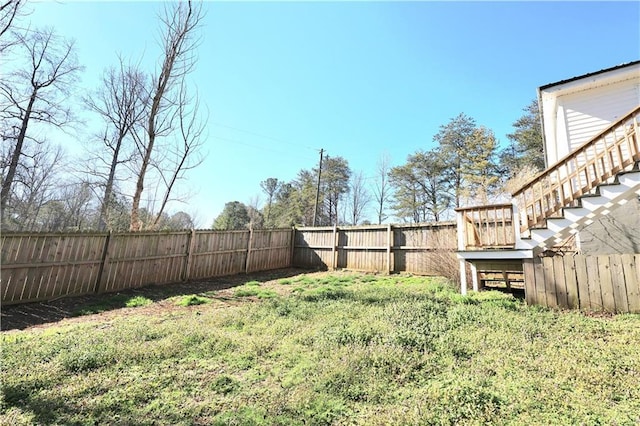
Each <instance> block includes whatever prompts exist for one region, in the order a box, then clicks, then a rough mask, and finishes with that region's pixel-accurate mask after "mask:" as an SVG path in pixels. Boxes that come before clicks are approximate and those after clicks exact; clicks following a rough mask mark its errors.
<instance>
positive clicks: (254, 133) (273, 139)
mask: <svg viewBox="0 0 640 426" xmlns="http://www.w3.org/2000/svg"><path fill="white" fill-rule="evenodd" d="M210 124H213V125H214V126H218V127H224V128H227V129H231V130H236V131H238V132H243V133H247V134H250V135H253V136H258V137H260V138H264V139H269V140H272V141H274V142H279V143H282V144H285V145H290V146H294V147H296V148H305V149H310V150H312V151H317V149H315V148H311V147H309V146H305V145H300V144H295V143H291V142H287V141H284V140H282V139H279V138H274V137H272V136H266V135H262V134H260V133H256V132H253V131H251V130H245V129H240V128H239V127H235V126H230V125H228V124H223V123H219V122H215V121H212V122H210Z"/></svg>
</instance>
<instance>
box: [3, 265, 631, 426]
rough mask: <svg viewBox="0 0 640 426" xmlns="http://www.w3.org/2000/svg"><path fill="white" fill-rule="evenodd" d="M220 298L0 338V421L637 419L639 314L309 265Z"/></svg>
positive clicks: (198, 297)
mask: <svg viewBox="0 0 640 426" xmlns="http://www.w3.org/2000/svg"><path fill="white" fill-rule="evenodd" d="M226 294H227V296H225V297H221V292H207V293H203V294H185V295H183V296H175V297H173V298H172V299H171V300H165V301H162V302H163V304H162V305H160V302H158V301H156V302H151V301H150V300H148V299H145V298H144V296H138V299H137V300H135V301H132V302H131V303H127V301H118V303H119V304H121V305H124V306H128V307H125V308H122V309H120V310H112V311H110V312H109V313H108V315H104V314H99V315H95V314H89V315H84V316H81V317H80V318H73V319H70V320H65V321H62V322H61V323H59V324H53V325H51V326H49V327H45V328H39V329H31V330H25V331H11V332H4V333H2V335H1V341H2V397H1V401H0V403H1V405H0V409H1V411H0V424H64V425H85V424H86V425H89V424H92V425H93V424H128V425H133V424H136V425H137V424H142V425H143V424H149V425H151V424H154V425H157V424H168V425H173V424H185V425H187V424H214V425H216V424H219V425H279V424H282V425H285V424H286V425H288V424H293V425H303V424H304V425H308V424H312V425H313V424H315V425H324V424H361V425H403V424H406V425H431V424H522V425H532V424H540V425H551V424H554V425H555V424H585V425H596V424H616V425H637V424H638V423H639V422H640V316H638V315H621V316H617V317H613V318H605V317H589V316H585V315H583V314H580V313H576V312H569V313H567V312H554V311H549V310H546V309H541V308H536V307H527V306H526V305H525V304H524V303H523V302H521V301H519V300H516V299H514V298H513V297H511V296H509V295H504V294H501V293H498V292H484V293H479V294H472V295H470V296H467V297H463V296H460V295H459V294H456V292H455V291H454V290H453V289H451V288H450V287H448V286H447V285H446V283H445V282H444V281H442V280H439V279H432V278H425V277H410V276H373V275H362V274H351V273H336V274H326V273H322V274H307V275H301V276H298V277H293V278H288V279H282V280H279V281H270V282H260V281H255V280H254V281H251V282H248V283H246V284H245V285H243V286H240V287H236V288H233V289H229V290H227V293H226ZM105 297H106V298H108V297H109V296H105ZM113 297H116V296H113ZM106 305H108V303H106ZM106 305H105V306H106ZM161 306H162V308H161ZM98 311H100V310H99V309H96V308H93V309H86V310H84V311H81V312H79V314H82V313H83V312H85V313H88V312H98Z"/></svg>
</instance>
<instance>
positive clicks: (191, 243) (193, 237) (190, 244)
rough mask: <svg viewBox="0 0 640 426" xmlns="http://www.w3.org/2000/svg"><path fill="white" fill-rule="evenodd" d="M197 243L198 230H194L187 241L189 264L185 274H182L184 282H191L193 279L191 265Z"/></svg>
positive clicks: (186, 265)
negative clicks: (190, 279)
mask: <svg viewBox="0 0 640 426" xmlns="http://www.w3.org/2000/svg"><path fill="white" fill-rule="evenodd" d="M195 241H196V230H195V229H192V230H191V232H190V233H189V239H188V241H187V262H186V263H185V265H184V272H183V273H182V281H189V278H191V264H192V263H193V248H194V246H195Z"/></svg>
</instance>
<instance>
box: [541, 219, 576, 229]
mask: <svg viewBox="0 0 640 426" xmlns="http://www.w3.org/2000/svg"><path fill="white" fill-rule="evenodd" d="M574 223H575V222H574V221H571V220H569V219H567V218H564V217H550V218H548V219H547V228H548V229H550V230H551V231H554V232H561V231H562V230H563V229H566V228H569V227H571V225H573V224H574Z"/></svg>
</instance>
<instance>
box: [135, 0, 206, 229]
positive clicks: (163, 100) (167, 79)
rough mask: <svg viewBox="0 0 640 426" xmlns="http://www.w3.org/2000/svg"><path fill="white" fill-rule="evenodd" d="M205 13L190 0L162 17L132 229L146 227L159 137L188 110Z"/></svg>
mask: <svg viewBox="0 0 640 426" xmlns="http://www.w3.org/2000/svg"><path fill="white" fill-rule="evenodd" d="M202 16H203V15H202V8H201V6H200V5H194V4H192V2H191V1H187V2H178V3H173V4H172V5H171V6H166V7H165V10H164V15H163V17H162V18H161V19H162V31H163V33H162V47H163V56H162V60H161V65H160V70H159V72H158V73H157V75H155V76H154V78H153V79H152V84H153V87H152V89H151V91H150V106H149V111H148V115H147V119H146V121H145V126H144V130H143V131H142V132H137V133H135V135H136V138H135V139H136V143H137V145H138V149H139V150H140V154H141V163H140V168H139V170H138V172H137V180H136V187H135V192H134V195H133V203H132V208H131V222H130V229H131V230H132V231H139V230H140V229H141V228H142V223H141V220H140V213H139V209H140V201H141V199H142V192H143V191H144V185H145V177H146V174H147V171H148V169H149V167H152V161H153V159H152V155H153V154H154V150H155V148H156V140H157V138H159V137H163V136H168V135H170V134H171V133H172V132H173V131H175V119H176V117H178V116H179V115H180V114H179V111H180V110H181V108H183V109H184V110H185V111H186V105H182V107H180V103H181V102H184V101H185V99H188V97H186V96H182V95H181V93H183V84H184V81H185V78H186V76H187V75H188V74H189V73H190V72H191V71H192V70H193V67H194V65H195V61H196V57H195V50H196V47H197V45H198V39H197V37H196V36H197V29H198V27H199V25H200V21H201V19H202Z"/></svg>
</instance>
